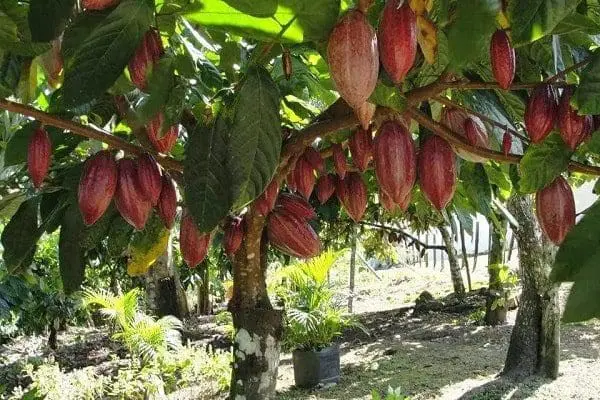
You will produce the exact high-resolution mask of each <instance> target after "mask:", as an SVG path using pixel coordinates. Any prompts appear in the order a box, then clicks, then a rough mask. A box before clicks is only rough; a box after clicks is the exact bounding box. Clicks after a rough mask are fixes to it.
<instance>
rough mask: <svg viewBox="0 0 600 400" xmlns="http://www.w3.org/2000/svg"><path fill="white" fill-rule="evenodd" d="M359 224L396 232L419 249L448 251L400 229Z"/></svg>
mask: <svg viewBox="0 0 600 400" xmlns="http://www.w3.org/2000/svg"><path fill="white" fill-rule="evenodd" d="M359 224H361V225H364V226H370V227H373V228H378V229H381V230H386V231H391V232H396V233H398V234H400V235H402V236H404V237H407V238H409V239H410V240H412V241H413V243H418V244H419V245H420V246H421V247H423V248H425V249H430V250H444V251H448V249H447V248H446V246H441V245H436V244H427V243H425V242H422V241H421V240H419V239H418V238H416V237H414V236H413V235H411V234H410V233H408V232H406V231H404V230H402V229H400V228H394V227H391V226H385V225H380V224H373V223H371V222H364V221H362V222H359Z"/></svg>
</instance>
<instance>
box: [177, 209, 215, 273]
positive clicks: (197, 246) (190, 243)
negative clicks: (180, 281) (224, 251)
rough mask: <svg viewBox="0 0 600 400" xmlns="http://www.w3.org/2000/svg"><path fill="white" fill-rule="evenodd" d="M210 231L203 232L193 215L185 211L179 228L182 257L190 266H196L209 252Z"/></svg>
mask: <svg viewBox="0 0 600 400" xmlns="http://www.w3.org/2000/svg"><path fill="white" fill-rule="evenodd" d="M210 239H211V238H210V233H201V232H200V230H199V229H198V226H197V225H196V223H195V222H194V220H193V218H192V216H191V215H190V214H189V213H187V212H184V215H183V218H182V219H181V227H180V228H179V249H180V250H181V257H182V258H183V260H184V261H185V263H186V264H187V265H188V267H190V268H195V267H196V266H197V265H198V264H200V263H201V262H202V261H203V260H204V259H205V258H206V255H207V254H208V247H209V246H210Z"/></svg>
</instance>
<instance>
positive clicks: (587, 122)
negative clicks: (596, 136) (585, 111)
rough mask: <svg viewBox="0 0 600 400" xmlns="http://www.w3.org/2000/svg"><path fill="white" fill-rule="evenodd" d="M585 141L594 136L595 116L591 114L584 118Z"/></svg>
mask: <svg viewBox="0 0 600 400" xmlns="http://www.w3.org/2000/svg"><path fill="white" fill-rule="evenodd" d="M583 132H584V134H583V141H584V142H586V143H587V142H588V141H589V140H590V139H591V138H592V133H593V132H594V117H592V116H591V115H586V116H585V119H584V120H583Z"/></svg>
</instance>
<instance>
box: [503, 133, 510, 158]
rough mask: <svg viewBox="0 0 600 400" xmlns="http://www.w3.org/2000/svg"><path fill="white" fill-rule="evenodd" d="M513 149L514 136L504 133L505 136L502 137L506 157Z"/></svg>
mask: <svg viewBox="0 0 600 400" xmlns="http://www.w3.org/2000/svg"><path fill="white" fill-rule="evenodd" d="M511 148H512V135H511V134H510V132H509V131H506V132H504V136H503V137H502V152H503V153H504V155H505V156H507V155H508V154H509V153H510V149H511Z"/></svg>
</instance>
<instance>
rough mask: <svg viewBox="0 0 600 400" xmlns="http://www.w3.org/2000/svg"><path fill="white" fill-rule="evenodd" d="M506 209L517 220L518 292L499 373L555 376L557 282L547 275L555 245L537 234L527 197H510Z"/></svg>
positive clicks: (537, 230)
mask: <svg viewBox="0 0 600 400" xmlns="http://www.w3.org/2000/svg"><path fill="white" fill-rule="evenodd" d="M509 210H510V212H511V213H512V214H513V215H514V216H515V218H516V219H517V221H519V228H518V229H516V231H515V234H516V238H517V248H518V250H519V269H520V278H521V286H522V294H521V299H520V301H519V311H518V313H517V319H516V322H515V327H514V328H513V332H512V335H511V338H510V344H509V348H508V354H507V356H506V363H505V365H504V370H503V371H502V374H503V375H506V376H509V377H513V378H523V377H527V376H531V375H535V374H539V375H542V376H544V377H547V378H552V379H556V378H557V376H558V364H559V360H560V324H559V318H560V316H559V307H558V285H556V284H554V283H552V282H551V281H550V279H549V272H550V268H551V266H552V261H553V259H554V250H555V249H554V247H553V246H552V245H550V244H549V243H548V242H547V241H545V240H543V239H542V238H541V237H540V233H539V232H540V231H539V229H538V225H537V221H536V219H535V216H534V213H533V206H532V202H531V199H530V198H529V197H514V198H512V199H511V200H510V201H509Z"/></svg>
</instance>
